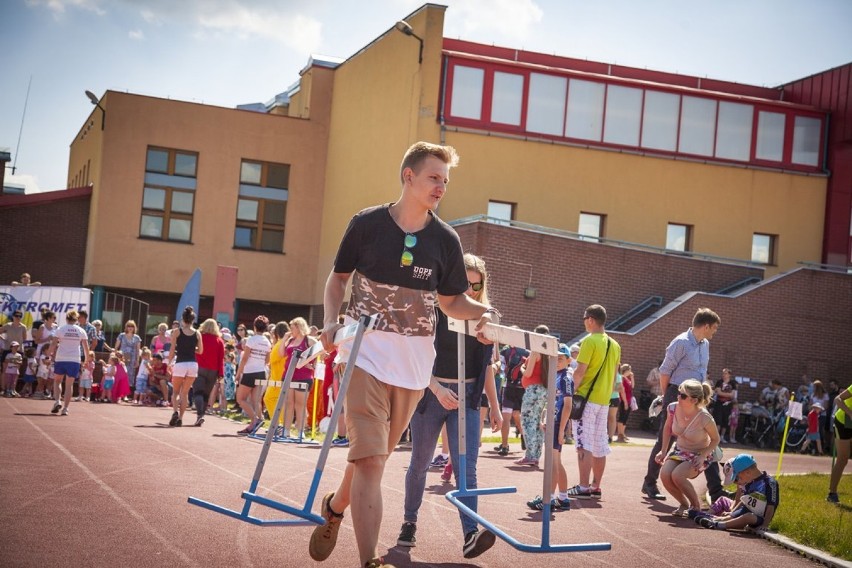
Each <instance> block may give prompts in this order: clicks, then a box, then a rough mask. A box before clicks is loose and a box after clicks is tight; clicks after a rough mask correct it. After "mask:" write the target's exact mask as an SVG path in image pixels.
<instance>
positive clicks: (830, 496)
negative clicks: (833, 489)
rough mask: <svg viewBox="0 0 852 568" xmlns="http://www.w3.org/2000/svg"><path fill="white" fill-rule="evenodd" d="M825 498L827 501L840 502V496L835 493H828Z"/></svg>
mask: <svg viewBox="0 0 852 568" xmlns="http://www.w3.org/2000/svg"><path fill="white" fill-rule="evenodd" d="M825 500H826V501H828V502H829V503H840V498H839V497H838V496H837V493H829V494H828V497H826V498H825Z"/></svg>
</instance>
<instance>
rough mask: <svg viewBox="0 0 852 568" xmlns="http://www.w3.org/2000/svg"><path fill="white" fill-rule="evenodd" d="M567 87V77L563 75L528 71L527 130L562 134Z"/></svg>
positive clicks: (556, 134) (555, 134)
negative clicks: (557, 75)
mask: <svg viewBox="0 0 852 568" xmlns="http://www.w3.org/2000/svg"><path fill="white" fill-rule="evenodd" d="M567 87H568V79H566V78H565V77H556V76H554V75H542V74H541V73H530V96H529V106H528V107H527V130H528V131H530V132H538V133H540V134H552V135H554V136H562V124H563V123H564V122H565V118H564V117H565V91H566V89H567Z"/></svg>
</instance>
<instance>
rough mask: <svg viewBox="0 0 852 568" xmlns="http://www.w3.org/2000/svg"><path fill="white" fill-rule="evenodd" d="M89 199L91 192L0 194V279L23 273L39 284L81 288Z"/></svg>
mask: <svg viewBox="0 0 852 568" xmlns="http://www.w3.org/2000/svg"><path fill="white" fill-rule="evenodd" d="M53 193H55V194H56V195H52V194H53ZM59 194H62V197H60V195H59ZM33 198H36V199H33ZM90 200H91V190H66V191H62V192H51V193H46V194H40V195H37V196H35V195H33V196H31V195H14V196H12V195H10V196H4V197H2V198H0V227H3V243H2V247H0V282H2V283H3V284H4V285H6V284H8V283H10V282H12V281H13V280H18V279H19V278H20V276H21V273H22V272H29V273H30V274H31V275H32V277H33V280H37V281H39V282H41V283H42V284H44V285H45V286H82V285H83V262H84V259H85V256H86V233H87V232H88V228H89V201H90Z"/></svg>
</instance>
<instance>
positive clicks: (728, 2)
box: [0, 0, 852, 193]
mask: <svg viewBox="0 0 852 568" xmlns="http://www.w3.org/2000/svg"><path fill="white" fill-rule="evenodd" d="M423 3H424V2H423V0H363V1H361V2H357V1H354V0H3V2H2V6H0V54H2V62H3V63H2V71H0V72H2V81H0V149H8V151H10V152H11V154H12V162H11V163H10V164H9V166H11V165H13V164H14V165H15V166H16V171H15V174H14V175H12V172H11V170H10V169H9V168H7V170H6V181H7V183H8V182H16V183H23V184H25V185H26V186H27V192H28V193H31V192H37V191H54V190H59V189H64V188H65V187H66V179H67V170H68V155H69V146H70V144H71V141H72V140H73V139H74V136H75V135H76V134H77V132H78V130H79V129H80V127H81V126H82V124H83V123H84V121H85V120H86V119H87V118H88V116H89V114H90V113H91V112H92V103H91V102H90V101H89V99H88V98H87V97H86V95H85V91H86V90H89V91H92V92H93V93H94V94H95V95H96V96H98V97H100V96H102V95H103V94H104V92H105V91H107V90H114V91H125V92H131V93H136V94H141V95H147V96H154V97H163V98H171V99H179V100H184V101H192V102H199V103H204V104H210V105H216V106H223V107H231V108H233V107H235V106H237V105H240V104H247V103H253V102H266V101H268V100H270V99H272V98H273V97H274V96H275V95H276V94H277V93H280V92H282V91H284V90H286V88H287V87H288V86H289V85H291V84H292V83H294V82H295V81H297V80H298V78H299V70H301V69H302V68H303V67H304V66H305V64H306V63H307V61H308V58H309V57H310V56H311V55H312V54H320V55H330V56H335V57H341V58H346V57H349V56H351V55H353V54H354V53H355V52H357V51H358V50H359V49H360V48H362V47H364V46H365V45H366V44H368V43H370V42H371V41H372V40H373V39H375V38H376V37H378V36H379V35H381V34H382V33H384V32H385V31H386V30H388V29H389V28H391V27H392V26H393V25H394V23H395V22H396V21H397V20H399V19H402V18H404V17H405V16H407V15H408V14H410V13H411V12H413V11H415V10H416V9H417V8H419V7H420V6H421V5H423ZM436 3H438V4H443V5H446V6H448V9H447V12H446V15H445V19H444V35H445V37H451V38H461V39H465V40H469V41H475V42H480V43H485V44H494V45H499V46H504V47H511V48H519V49H526V50H530V51H538V52H542V53H549V54H556V55H562V56H567V57H576V58H581V59H589V60H593V61H603V62H607V63H617V64H620V65H630V66H635V67H642V68H649V69H654V70H660V71H669V72H678V73H683V74H688V75H696V76H700V77H711V78H714V79H723V80H729V81H736V82H740V83H748V84H753V85H764V86H777V85H781V84H783V83H787V82H790V81H793V80H795V79H799V78H802V77H806V76H808V75H812V74H814V73H817V72H820V71H823V70H826V69H830V68H832V67H836V66H838V65H843V64H845V63H849V62H850V61H852V33H850V29H852V1H850V0H808V1H805V0H714V1H713V2H709V1H703V2H684V1H682V0H642V1H638V0H594V1H590V0H444V1H443V2H436ZM28 90H29V96H27V92H28ZM95 118H97V117H95Z"/></svg>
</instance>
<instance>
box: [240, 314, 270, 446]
mask: <svg viewBox="0 0 852 568" xmlns="http://www.w3.org/2000/svg"><path fill="white" fill-rule="evenodd" d="M268 326H269V319H268V318H267V317H266V316H257V317H256V318H255V319H254V330H255V334H254V335H252V336H251V337H249V338H248V339H246V342H245V345H244V347H243V354H242V357H241V358H240V366H239V368H238V369H237V377H236V381H237V384H238V385H239V387H237V404H239V405H240V408H242V409H243V410H244V411H245V413H246V414H248V417H249V418H251V422H250V423H249V425H248V426H247V427H245V428H243V429H242V430H240V431H239V432H237V433H238V434H250V433H252V432H254V431H255V430H256V429H257V427H258V426H260V423H261V422H262V420H261V414H260V395H261V391H262V390H263V389H262V388H258V387H259V385H258V381H262V380H265V379H266V367H267V365H269V352H270V351H272V344H271V343H270V342H269V340H268V339H267V338H266V336H264V335H263V332H264V331H266V328H267V327H268Z"/></svg>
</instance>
